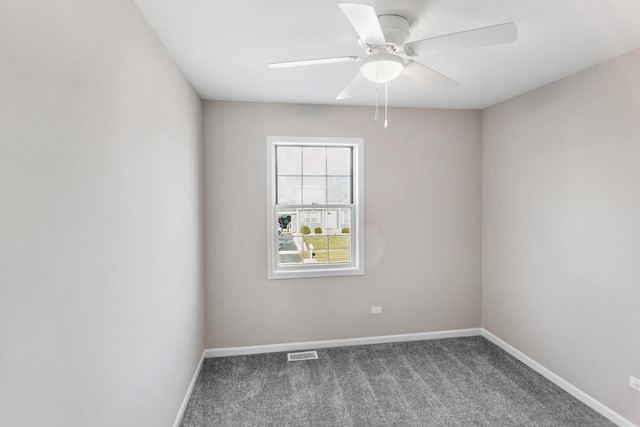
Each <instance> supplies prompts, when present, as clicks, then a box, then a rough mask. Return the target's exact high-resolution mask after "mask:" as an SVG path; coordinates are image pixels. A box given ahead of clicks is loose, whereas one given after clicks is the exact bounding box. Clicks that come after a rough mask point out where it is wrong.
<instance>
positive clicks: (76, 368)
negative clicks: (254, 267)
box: [0, 0, 204, 427]
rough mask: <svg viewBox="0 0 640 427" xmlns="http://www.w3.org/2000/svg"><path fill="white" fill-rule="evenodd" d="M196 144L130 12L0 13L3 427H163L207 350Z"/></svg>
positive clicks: (191, 111) (117, 7)
mask: <svg viewBox="0 0 640 427" xmlns="http://www.w3.org/2000/svg"><path fill="white" fill-rule="evenodd" d="M201 129H202V126H201V104H200V100H199V98H198V97H197V96H196V94H195V93H194V91H193V90H192V88H191V87H190V85H189V84H188V82H187V81H186V80H185V79H184V77H183V76H182V74H181V72H180V71H179V70H178V68H177V67H176V65H175V64H174V62H173V61H172V59H171V58H170V57H169V56H168V55H167V53H166V52H165V50H164V48H163V47H162V46H161V45H160V43H159V42H158V41H157V39H156V37H155V36H154V34H153V33H152V31H151V30H150V29H149V28H148V26H147V24H146V22H145V21H144V19H143V18H142V16H141V15H140V13H139V12H138V10H137V9H136V8H135V6H134V5H133V3H132V2H131V1H130V0H111V1H103V0H82V1H80V0H59V1H55V2H52V1H45V0H21V1H3V2H0V425H3V426H65V427H68V426H105V427H106V426H108V427H113V426H119V427H123V426H132V427H133V426H136V427H138V426H168V425H171V423H172V422H173V420H174V418H175V416H176V414H177V412H178V408H179V406H180V403H181V401H182V399H183V397H184V395H185V392H186V390H187V387H188V385H189V382H190V380H191V378H192V376H193V373H194V371H195V368H196V366H197V363H198V360H199V357H200V355H201V354H202V349H203V347H204V346H203V303H202V300H203V297H202V295H203V288H202V262H201V261H202V255H201V253H202V251H201V247H202V237H201V236H202V228H201V222H202V220H201V213H200V212H201V201H200V200H201V176H200V175H201V165H200V164H201V156H200V154H201V134H202V131H201Z"/></svg>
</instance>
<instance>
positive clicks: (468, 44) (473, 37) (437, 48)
mask: <svg viewBox="0 0 640 427" xmlns="http://www.w3.org/2000/svg"><path fill="white" fill-rule="evenodd" d="M517 38H518V28H516V25H515V24H514V23H513V22H507V23H506V24H498V25H493V26H491V27H484V28H476V29H475V30H468V31H462V32H460V33H453V34H447V35H444V36H439V37H433V38H430V39H424V40H418V41H415V42H409V43H407V44H405V45H404V52H405V53H406V54H407V55H408V56H418V55H427V54H432V53H440V52H449V51H452V50H459V49H469V48H474V47H483V46H492V45H497V44H506V43H513V42H515V41H516V40H517Z"/></svg>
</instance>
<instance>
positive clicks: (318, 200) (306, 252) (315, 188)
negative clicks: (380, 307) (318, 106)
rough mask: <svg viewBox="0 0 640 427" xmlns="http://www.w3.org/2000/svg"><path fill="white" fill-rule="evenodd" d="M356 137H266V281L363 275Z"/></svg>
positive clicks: (358, 143)
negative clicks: (267, 279)
mask: <svg viewBox="0 0 640 427" xmlns="http://www.w3.org/2000/svg"><path fill="white" fill-rule="evenodd" d="M363 159H364V145H363V140H362V138H309V137H267V174H268V176H267V209H268V212H267V219H268V222H267V224H268V225H267V236H268V246H267V247H268V252H269V253H268V257H267V259H268V270H267V271H268V274H267V276H268V278H269V279H286V278H295V277H320V276H347V275H357V274H364V234H363V230H364V212H363V197H364V179H363V177H364V170H363V167H364V161H363Z"/></svg>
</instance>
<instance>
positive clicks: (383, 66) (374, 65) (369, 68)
mask: <svg viewBox="0 0 640 427" xmlns="http://www.w3.org/2000/svg"><path fill="white" fill-rule="evenodd" d="M402 70H404V60H403V59H402V58H401V57H400V56H398V55H394V54H391V53H379V54H376V55H371V56H367V57H365V58H363V59H362V61H361V64H360V72H361V73H362V75H363V76H365V77H366V78H368V79H369V80H371V81H372V82H376V83H386V82H389V81H391V80H393V79H395V78H396V77H398V76H399V75H400V74H401V73H402Z"/></svg>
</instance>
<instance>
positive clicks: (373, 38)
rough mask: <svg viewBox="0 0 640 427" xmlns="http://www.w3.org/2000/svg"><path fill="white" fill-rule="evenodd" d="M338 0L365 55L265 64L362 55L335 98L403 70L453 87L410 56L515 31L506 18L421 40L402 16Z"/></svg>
mask: <svg viewBox="0 0 640 427" xmlns="http://www.w3.org/2000/svg"><path fill="white" fill-rule="evenodd" d="M338 6H340V9H342V12H343V13H344V14H345V16H346V17H347V19H348V20H349V22H350V23H351V25H352V26H353V28H354V29H355V30H356V33H357V34H358V36H359V37H360V40H359V44H360V46H361V47H363V48H364V49H365V51H366V54H365V55H364V56H362V57H358V56H340V57H334V58H320V59H305V60H298V61H288V62H274V63H271V64H269V67H270V68H286V67H298V66H306V65H317V64H331V63H340V62H356V61H360V72H359V73H358V75H357V76H356V77H355V78H354V79H353V80H352V81H351V82H350V83H349V84H348V85H347V87H345V89H344V90H343V91H342V92H341V93H340V94H339V95H338V96H337V98H336V99H346V98H350V97H351V96H353V94H354V93H356V91H357V90H358V88H359V87H360V86H362V85H363V84H364V83H365V82H366V80H371V81H373V82H375V83H386V82H389V81H391V80H393V79H395V78H396V77H398V76H399V75H400V74H403V73H404V75H406V76H408V77H410V78H412V79H414V80H416V81H418V82H420V83H423V84H426V85H429V86H437V87H442V88H447V87H455V86H457V85H458V83H457V82H456V81H454V80H453V79H450V78H449V77H447V76H444V75H442V74H440V73H438V72H437V71H435V70H432V69H431V68H429V67H426V66H424V65H422V64H420V63H419V62H416V61H414V60H412V59H411V58H413V57H416V56H420V55H428V54H433V53H440V52H447V51H453V50H459V49H469V48H475V47H482V46H491V45H499V44H506V43H512V42H515V41H516V39H517V37H518V30H517V28H516V26H515V24H514V23H512V22H507V23H504V24H498V25H493V26H489V27H482V28H476V29H473V30H468V31H462V32H458V33H452V34H446V35H442V36H438V37H432V38H428V39H423V40H416V41H408V40H409V38H410V32H409V29H410V28H409V26H410V25H409V21H408V20H407V19H406V18H405V17H403V16H399V15H379V16H378V14H377V13H376V11H375V9H374V8H373V6H371V5H368V4H360V3H339V4H338ZM385 92H386V88H385ZM385 127H386V126H385Z"/></svg>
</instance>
